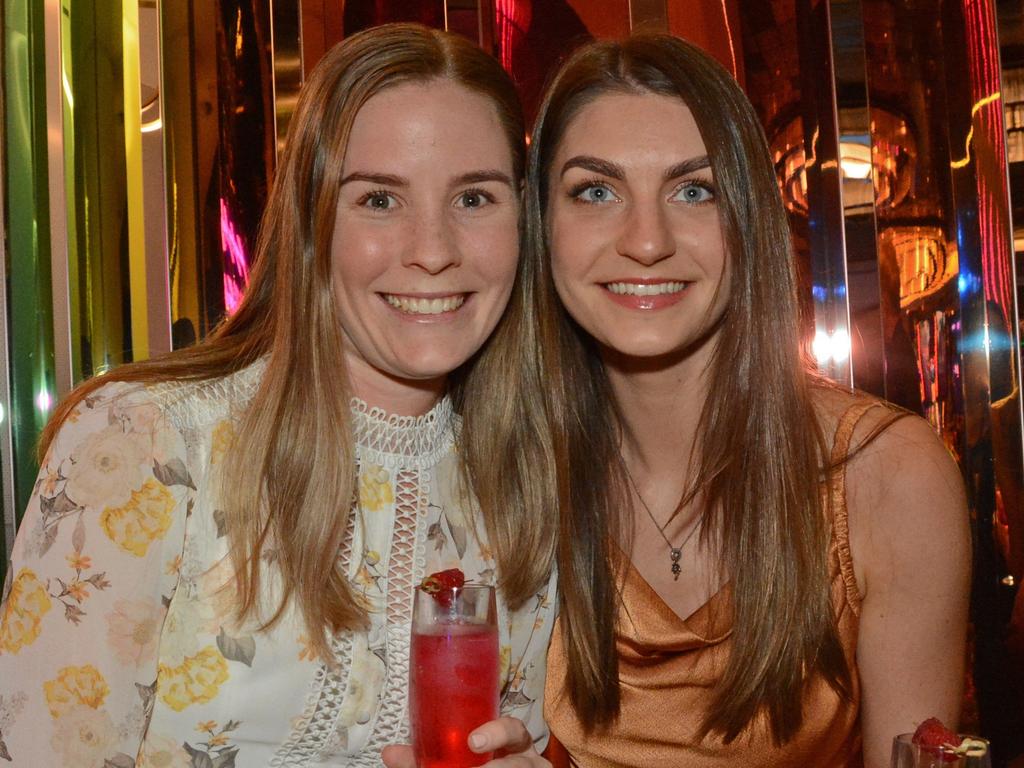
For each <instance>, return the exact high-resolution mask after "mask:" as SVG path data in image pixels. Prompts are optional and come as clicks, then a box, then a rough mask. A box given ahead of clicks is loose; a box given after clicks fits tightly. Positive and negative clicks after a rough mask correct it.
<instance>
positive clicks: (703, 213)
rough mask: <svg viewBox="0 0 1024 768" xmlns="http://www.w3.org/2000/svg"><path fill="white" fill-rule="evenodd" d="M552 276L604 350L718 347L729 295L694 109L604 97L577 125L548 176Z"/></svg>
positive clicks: (656, 354) (632, 352) (630, 354)
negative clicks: (717, 340)
mask: <svg viewBox="0 0 1024 768" xmlns="http://www.w3.org/2000/svg"><path fill="white" fill-rule="evenodd" d="M548 185H549V186H548V205H547V229H548V238H549V250H550V254H551V268H552V274H553V277H554V281H555V287H556V288H557V290H558V295H559V297H560V298H561V300H562V303H563V304H564V305H565V307H566V309H567V310H568V311H569V314H571V315H572V317H573V318H574V319H575V320H576V322H577V323H579V325H580V326H581V327H582V328H583V329H584V330H585V331H586V332H587V333H589V334H590V335H591V336H593V337H594V338H595V339H596V340H597V341H598V342H599V344H600V345H601V346H602V347H603V348H604V349H605V351H606V352H612V353H614V354H615V355H617V356H622V357H626V358H634V357H636V358H660V357H670V358H675V357H678V356H679V355H680V354H683V355H686V354H690V353H692V352H694V351H695V350H698V349H703V350H708V351H710V350H711V349H712V348H713V342H714V338H715V336H716V334H717V332H718V331H717V329H718V327H719V323H718V321H719V320H720V319H721V317H722V315H723V313H724V312H725V307H726V304H727V302H728V299H729V290H728V285H729V274H728V259H727V258H726V251H725V245H724V241H723V236H722V230H721V227H720V224H719V217H718V206H717V202H716V198H715V185H714V177H713V175H712V172H711V168H710V166H709V164H708V159H707V149H706V147H705V145H704V141H703V140H702V139H701V136H700V132H699V130H698V128H697V124H696V122H695V120H694V118H693V115H692V114H691V112H690V109H689V108H688V107H687V106H686V104H685V103H684V102H683V101H682V100H680V99H677V98H672V97H668V96H662V95H656V94H650V93H643V94H634V93H628V94H627V93H607V94H603V95H600V96H598V97H597V98H595V99H594V100H592V101H591V102H589V103H587V104H586V105H585V106H583V107H582V108H581V109H580V110H579V112H578V113H577V114H576V115H575V116H574V117H573V118H572V119H571V120H570V122H569V124H568V125H567V127H566V130H565V133H564V135H563V137H562V140H561V142H560V144H559V146H558V148H557V151H556V152H555V153H554V156H553V160H552V163H551V166H550V169H549V176H548Z"/></svg>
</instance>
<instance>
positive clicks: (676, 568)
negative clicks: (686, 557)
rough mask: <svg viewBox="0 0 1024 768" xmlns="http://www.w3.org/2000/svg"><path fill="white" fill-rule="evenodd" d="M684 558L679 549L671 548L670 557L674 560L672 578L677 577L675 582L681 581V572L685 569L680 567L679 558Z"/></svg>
mask: <svg viewBox="0 0 1024 768" xmlns="http://www.w3.org/2000/svg"><path fill="white" fill-rule="evenodd" d="M682 556H683V551H682V550H681V549H680V548H679V547H671V548H670V549H669V557H671V558H672V576H673V577H675V578H674V580H675V581H679V572H680V571H681V570H683V567H682V566H681V565H679V558H681V557H682Z"/></svg>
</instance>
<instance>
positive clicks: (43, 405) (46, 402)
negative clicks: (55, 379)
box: [36, 389, 53, 413]
mask: <svg viewBox="0 0 1024 768" xmlns="http://www.w3.org/2000/svg"><path fill="white" fill-rule="evenodd" d="M51 405H53V398H52V397H50V393H49V392H47V391H46V390H45V389H42V390H40V391H39V394H38V395H37V396H36V407H37V408H39V410H40V411H42V412H43V413H47V412H49V410H50V406H51Z"/></svg>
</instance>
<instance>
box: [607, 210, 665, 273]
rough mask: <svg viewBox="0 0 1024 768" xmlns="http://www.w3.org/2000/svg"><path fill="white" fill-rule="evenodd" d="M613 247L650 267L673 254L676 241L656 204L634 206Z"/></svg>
mask: <svg viewBox="0 0 1024 768" xmlns="http://www.w3.org/2000/svg"><path fill="white" fill-rule="evenodd" d="M615 247H616V249H617V250H618V252H619V255H620V256H625V257H626V258H629V259H632V260H633V261H636V262H639V263H640V264H643V265H645V266H650V265H652V264H656V263H658V262H659V261H661V260H662V259H667V258H668V257H669V256H671V255H672V254H674V253H675V252H676V240H675V237H674V236H673V234H672V230H671V228H670V227H669V223H668V221H667V220H666V217H665V212H664V211H662V210H661V208H660V207H659V206H658V205H656V204H643V205H633V206H632V208H631V209H630V211H629V213H628V215H627V216H626V217H625V218H624V220H623V228H622V232H621V233H620V235H619V239H618V241H617V242H616V244H615Z"/></svg>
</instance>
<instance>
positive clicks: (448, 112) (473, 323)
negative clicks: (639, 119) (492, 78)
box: [331, 80, 519, 411]
mask: <svg viewBox="0 0 1024 768" xmlns="http://www.w3.org/2000/svg"><path fill="white" fill-rule="evenodd" d="M513 173H514V172H513V164H512V153H511V150H510V148H509V146H508V141H507V139H506V138H505V133H504V131H503V130H502V126H501V123H500V122H499V119H498V114H497V111H496V109H495V107H494V106H493V105H492V104H491V103H490V101H489V100H488V99H487V98H486V97H484V96H482V95H480V94H477V93H475V92H473V91H471V90H469V89H467V88H465V87H463V86H461V85H457V84H454V83H451V82H448V81H444V80H433V81H430V82H427V83H414V84H403V85H398V86H394V87H391V88H388V89H385V90H384V91H381V92H380V93H378V94H376V95H374V96H373V97H371V98H370V99H369V100H368V101H367V102H366V104H365V105H364V106H363V107H362V108H361V109H360V110H359V113H358V114H357V115H356V118H355V121H354V123H353V126H352V132H351V135H350V138H349V142H348V148H347V151H346V154H345V161H344V164H343V167H342V182H341V188H340V192H339V197H338V208H337V215H336V218H335V224H334V237H333V241H332V244H331V251H332V263H333V271H334V286H335V294H336V297H337V302H338V307H339V312H340V316H341V322H342V326H343V330H344V339H345V352H346V361H347V363H348V367H349V374H350V376H351V379H352V386H353V389H354V391H355V393H356V394H357V395H358V396H360V397H362V398H364V399H366V400H368V401H369V402H371V403H372V404H375V405H382V406H383V407H385V408H388V407H390V408H392V409H394V410H397V411H409V410H410V409H409V408H408V407H405V406H403V405H400V404H397V403H398V402H401V401H402V400H403V398H405V400H406V401H408V398H407V397H405V395H406V394H408V393H410V392H411V393H427V394H429V396H430V397H436V395H437V394H438V393H439V392H440V391H442V390H443V388H444V384H445V380H446V377H447V375H448V374H449V373H451V372H452V371H453V370H455V369H456V368H458V367H459V366H460V365H462V364H463V363H465V362H466V361H467V360H468V359H469V358H470V357H471V356H472V355H473V354H474V353H475V352H476V351H477V350H478V349H479V348H480V346H481V345H482V344H483V343H484V341H485V340H486V339H487V337H488V336H489V335H490V333H491V331H493V330H494V327H495V325H496V324H497V322H498V319H499V318H500V317H501V313H502V311H503V310H504V309H505V304H506V303H507V302H508V297H509V294H510V292H511V289H512V283H513V279H514V277H515V270H516V262H517V259H518V253H519V241H518V213H519V193H518V189H517V184H516V179H514V178H513ZM388 393H390V394H388ZM403 393H405V394H403ZM389 398H390V401H389ZM427 405H429V402H428V403H427ZM412 410H417V409H416V408H413V409H412Z"/></svg>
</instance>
